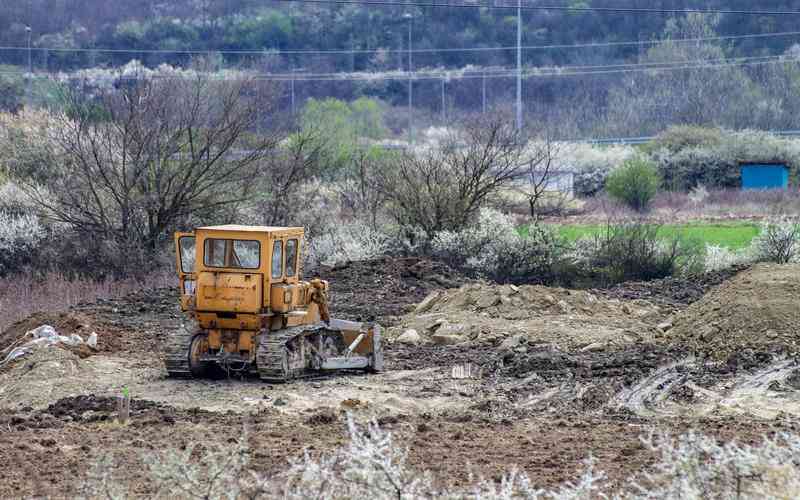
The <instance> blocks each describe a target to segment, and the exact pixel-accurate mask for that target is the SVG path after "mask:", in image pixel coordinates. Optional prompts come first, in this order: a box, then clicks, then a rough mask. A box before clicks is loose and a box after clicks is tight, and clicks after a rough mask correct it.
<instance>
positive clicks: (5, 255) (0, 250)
mask: <svg viewBox="0 0 800 500" xmlns="http://www.w3.org/2000/svg"><path fill="white" fill-rule="evenodd" d="M44 238H45V230H44V228H43V227H42V225H41V223H40V222H39V218H38V217H36V216H35V215H11V214H9V213H7V212H3V211H0V275H3V274H7V273H10V272H15V271H20V270H22V267H23V266H25V265H27V264H29V263H30V262H31V261H32V259H33V254H34V252H35V251H36V250H37V249H38V247H39V244H40V243H41V242H42V240H43V239H44Z"/></svg>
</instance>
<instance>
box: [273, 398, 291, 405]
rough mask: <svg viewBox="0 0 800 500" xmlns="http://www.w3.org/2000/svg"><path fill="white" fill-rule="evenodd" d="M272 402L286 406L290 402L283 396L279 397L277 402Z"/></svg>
mask: <svg viewBox="0 0 800 500" xmlns="http://www.w3.org/2000/svg"><path fill="white" fill-rule="evenodd" d="M272 404H273V405H275V406H286V405H287V404H289V403H287V402H286V400H285V399H283V398H277V399H276V400H275V402H273V403H272Z"/></svg>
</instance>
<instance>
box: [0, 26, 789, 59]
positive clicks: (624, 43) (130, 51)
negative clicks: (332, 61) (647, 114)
mask: <svg viewBox="0 0 800 500" xmlns="http://www.w3.org/2000/svg"><path fill="white" fill-rule="evenodd" d="M798 35H800V31H783V32H779V33H750V34H744V35H722V36H712V37H701V38H660V39H656V40H630V41H619V42H589V43H575V44H553V45H523V46H522V47H521V49H522V50H554V49H583V48H598V47H617V46H643V45H658V44H662V43H695V42H710V41H722V40H744V39H755V38H772V37H776V38H777V37H787V36H798ZM516 48H517V47H516V46H514V45H512V46H502V47H463V48H458V47H448V48H438V49H434V48H431V49H412V50H411V52H412V53H417V54H419V53H440V52H442V53H446V52H499V51H510V50H516ZM0 50H19V51H27V50H28V48H27V47H20V46H0ZM30 50H31V51H33V52H68V53H100V54H104V53H115V54H188V55H213V54H222V55H226V54H230V55H261V56H264V55H282V54H298V55H304V54H308V55H316V54H319V55H328V54H330V55H337V54H376V53H379V52H385V53H403V54H405V53H407V52H408V50H406V49H330V50H314V49H281V50H272V49H264V50H199V49H184V50H170V49H103V48H100V49H98V48H91V49H89V48H78V47H31V49H30Z"/></svg>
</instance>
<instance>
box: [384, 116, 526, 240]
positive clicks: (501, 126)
mask: <svg viewBox="0 0 800 500" xmlns="http://www.w3.org/2000/svg"><path fill="white" fill-rule="evenodd" d="M465 122H466V125H465V126H464V128H462V129H459V130H457V131H452V132H450V133H448V135H447V136H446V137H445V138H444V139H443V140H442V141H441V142H440V143H439V144H436V145H426V146H420V147H419V148H415V149H412V150H410V151H407V152H406V153H405V154H403V155H402V156H401V157H400V158H399V159H397V160H396V161H394V162H393V164H392V165H391V168H387V169H386V170H385V172H384V173H383V174H382V176H381V183H380V187H381V190H382V192H383V193H384V195H385V196H386V198H387V200H388V201H389V203H388V209H389V213H390V215H391V216H392V217H393V218H394V220H395V221H396V222H397V223H399V224H400V225H402V226H413V227H418V228H420V229H422V231H423V232H424V233H425V235H426V236H427V237H428V238H433V236H434V234H435V233H436V232H438V231H442V230H458V229H461V228H463V227H464V226H466V225H467V224H469V222H470V220H471V219H472V217H473V216H474V215H475V213H476V212H477V211H478V209H479V208H480V207H481V206H482V205H483V204H484V203H485V202H486V201H487V198H488V197H489V196H490V195H492V194H494V193H495V192H497V191H498V190H499V189H501V188H503V187H506V186H508V185H509V184H511V183H512V181H514V180H515V179H517V178H519V177H520V175H523V174H524V173H525V170H526V168H527V167H526V166H527V165H528V163H529V160H528V158H527V157H526V150H525V146H526V142H527V141H526V139H525V137H524V136H523V135H522V134H521V133H520V132H518V131H517V130H516V129H515V127H514V123H513V121H512V120H509V119H508V117H507V115H505V114H500V113H495V114H489V115H485V116H478V117H473V118H471V119H469V120H465Z"/></svg>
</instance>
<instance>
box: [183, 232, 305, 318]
mask: <svg viewBox="0 0 800 500" xmlns="http://www.w3.org/2000/svg"><path fill="white" fill-rule="evenodd" d="M303 236H304V231H303V228H297V227H295V228H291V227H269V226H238V225H225V226H208V227H201V228H198V229H196V230H195V231H194V232H191V233H177V234H176V235H175V246H176V249H175V250H176V251H175V254H176V257H177V271H178V276H179V279H180V289H181V306H182V308H183V309H184V310H188V309H197V310H200V311H218V312H232V313H261V312H267V311H269V310H271V309H272V310H276V311H279V312H285V310H288V309H290V308H291V305H292V303H294V302H295V298H294V297H293V295H294V294H293V293H292V292H293V291H294V289H295V288H297V284H298V283H299V282H300V280H301V278H302V274H301V262H302V260H301V251H302V244H303ZM287 300H288V304H286V302H287ZM287 306H289V307H287Z"/></svg>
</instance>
